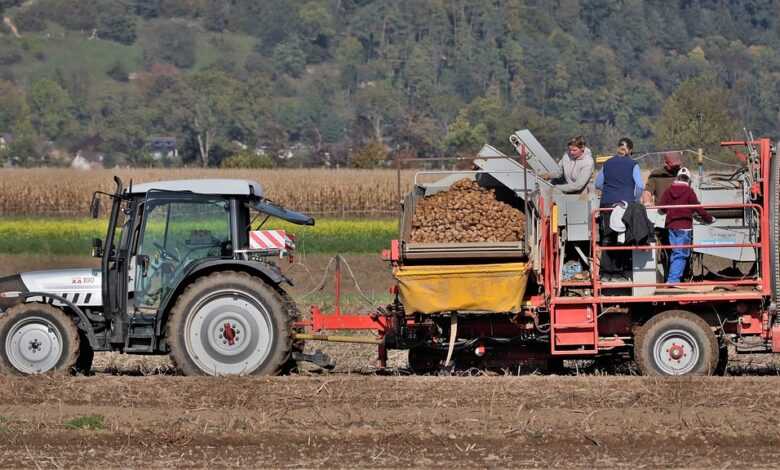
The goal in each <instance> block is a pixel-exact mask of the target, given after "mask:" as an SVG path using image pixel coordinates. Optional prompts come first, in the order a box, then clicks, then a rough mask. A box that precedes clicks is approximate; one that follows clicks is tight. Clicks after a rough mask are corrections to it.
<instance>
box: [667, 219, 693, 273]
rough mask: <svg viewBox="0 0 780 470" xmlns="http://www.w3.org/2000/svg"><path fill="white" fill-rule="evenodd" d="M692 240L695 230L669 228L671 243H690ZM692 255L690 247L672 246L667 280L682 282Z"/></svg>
mask: <svg viewBox="0 0 780 470" xmlns="http://www.w3.org/2000/svg"><path fill="white" fill-rule="evenodd" d="M692 241H693V230H674V229H669V244H670V245H690V244H691V242H692ZM690 257H691V249H690V248H672V255H671V256H670V257H669V276H668V277H667V278H666V282H668V283H672V282H682V277H683V273H684V272H685V265H686V264H687V263H688V258H690Z"/></svg>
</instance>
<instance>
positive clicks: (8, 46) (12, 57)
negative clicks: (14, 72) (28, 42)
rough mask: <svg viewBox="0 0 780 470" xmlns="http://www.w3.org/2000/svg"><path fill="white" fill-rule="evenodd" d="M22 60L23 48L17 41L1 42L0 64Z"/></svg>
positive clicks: (9, 63) (11, 63)
mask: <svg viewBox="0 0 780 470" xmlns="http://www.w3.org/2000/svg"><path fill="white" fill-rule="evenodd" d="M21 60H22V48H21V47H19V44H18V42H17V41H14V40H11V41H8V40H3V41H1V42H0V65H13V64H16V63H18V62H20V61H21Z"/></svg>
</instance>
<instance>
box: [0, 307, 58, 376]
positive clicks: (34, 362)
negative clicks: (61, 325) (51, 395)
mask: <svg viewBox="0 0 780 470" xmlns="http://www.w3.org/2000/svg"><path fill="white" fill-rule="evenodd" d="M5 351H6V355H7V357H8V360H9V362H10V363H11V365H13V366H14V368H16V369H17V370H19V371H20V372H22V373H25V374H36V373H41V372H46V371H48V370H51V369H53V368H54V367H55V366H56V365H57V363H58V362H59V360H60V357H61V356H62V341H61V338H60V336H59V334H58V333H57V330H56V328H54V326H53V325H52V324H51V323H50V322H49V321H48V320H46V319H44V318H38V317H33V318H29V319H27V320H26V321H22V322H20V323H19V324H17V325H15V326H14V327H13V328H12V329H11V331H10V332H9V334H8V336H7V339H6V344H5Z"/></svg>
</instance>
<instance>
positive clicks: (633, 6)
mask: <svg viewBox="0 0 780 470" xmlns="http://www.w3.org/2000/svg"><path fill="white" fill-rule="evenodd" d="M0 8H1V9H3V12H2V14H3V16H4V17H5V18H7V21H6V22H5V23H4V25H3V27H2V29H1V30H2V37H0V39H2V41H0V133H3V134H5V135H6V136H7V137H8V139H6V140H8V142H6V143H5V144H3V145H0V149H1V150H0V153H1V154H2V155H0V156H1V157H2V159H3V160H9V159H11V160H13V161H14V162H16V163H18V164H22V165H35V164H41V163H44V164H46V163H49V164H56V163H62V162H68V161H69V158H70V157H71V156H72V155H74V154H75V153H76V152H77V151H79V150H81V151H82V153H83V155H85V156H87V158H90V157H89V156H90V155H93V156H94V155H100V156H101V157H102V158H103V162H102V163H103V164H104V165H105V166H112V165H115V164H130V165H169V166H177V165H182V164H190V165H204V166H205V165H219V164H225V163H226V162H225V161H224V160H225V159H226V157H229V156H231V155H235V154H238V156H236V157H234V158H233V159H231V161H230V162H228V163H227V165H230V166H239V167H240V166H261V167H262V166H285V165H286V166H302V165H307V166H308V165H321V164H327V165H333V166H335V165H339V166H342V165H352V166H358V167H370V166H374V165H376V164H378V163H379V162H381V161H382V160H383V159H384V158H386V157H388V155H390V156H392V155H394V154H396V153H402V154H404V155H420V156H439V155H455V154H469V153H471V152H473V151H474V150H475V149H478V148H479V147H480V146H481V145H482V143H484V142H492V143H496V144H498V145H499V146H504V145H505V142H506V136H507V135H508V134H509V132H510V131H512V130H514V129H517V128H522V127H529V128H531V129H533V130H534V132H535V133H536V134H537V136H538V137H539V138H540V140H541V141H542V142H543V144H544V145H545V146H547V147H548V148H549V149H550V150H552V151H554V153H556V154H558V153H560V152H562V151H563V149H564V146H565V142H566V141H567V140H568V138H569V137H571V136H573V135H577V134H583V135H585V136H586V138H587V139H588V141H589V142H590V144H591V145H592V146H593V147H594V148H595V149H596V150H598V151H603V152H609V151H611V150H612V148H613V147H614V145H615V142H616V140H617V139H618V138H619V137H621V136H624V135H626V136H630V137H632V138H633V139H634V140H635V141H636V142H637V149H638V150H639V151H640V152H642V151H649V150H654V149H661V148H695V147H699V146H703V147H705V148H707V149H708V150H710V151H712V152H715V151H716V150H715V149H716V148H717V146H716V143H717V141H718V140H719V139H722V138H730V137H737V136H740V135H743V134H742V129H743V128H747V129H750V130H752V131H753V132H754V133H756V134H757V135H765V134H771V133H773V132H774V130H775V129H776V121H777V117H778V115H779V114H780V87H776V86H775V85H774V84H775V82H777V79H778V77H780V52H778V51H780V47H778V46H780V36H778V34H779V33H778V30H779V28H778V27H777V26H778V25H777V19H776V17H777V13H778V12H780V2H778V1H771V0H731V1H729V2H713V1H710V0H677V1H663V0H646V1H641V0H554V1H541V0H496V1H493V2H482V1H466V0H454V1H446V0H431V1H425V2H421V1H417V0H388V1H382V0H310V1H303V0H265V1H263V2H256V1H246V0H236V1H232V2H221V1H211V0H29V1H27V2H23V3H22V2H20V1H18V0H3V1H2V2H0ZM14 27H15V28H16V31H14V30H13V28H14ZM155 137H173V138H175V139H176V144H175V147H176V150H177V152H176V156H171V158H166V156H165V155H163V156H160V153H159V152H157V155H155V151H156V149H155V148H154V145H153V144H152V145H151V146H150V141H151V142H152V143H153V142H154V138H155ZM237 143H241V144H242V145H244V146H247V147H248V148H249V149H251V148H260V149H262V150H263V151H264V153H265V155H261V156H257V155H256V154H255V152H252V151H249V150H247V151H242V150H241V149H242V147H241V145H238V144H237ZM0 144H2V143H1V142H0ZM52 149H57V151H53V150H52ZM261 153H262V152H261ZM93 159H94V158H93Z"/></svg>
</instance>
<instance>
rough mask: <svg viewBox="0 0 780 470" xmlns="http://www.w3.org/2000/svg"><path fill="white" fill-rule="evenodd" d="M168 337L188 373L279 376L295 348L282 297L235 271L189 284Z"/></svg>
mask: <svg viewBox="0 0 780 470" xmlns="http://www.w3.org/2000/svg"><path fill="white" fill-rule="evenodd" d="M167 340H168V345H169V347H170V350H171V358H172V359H173V361H174V362H175V363H176V365H177V366H178V367H179V368H180V369H181V371H182V372H183V373H184V374H185V375H277V374H279V373H280V372H281V371H282V369H283V368H284V366H285V365H287V364H288V361H289V359H290V354H291V348H292V340H291V334H290V318H289V316H288V315H287V313H286V311H285V309H284V302H283V298H282V296H281V295H280V294H279V293H278V292H276V290H274V289H273V288H272V287H270V286H268V285H267V284H266V283H265V282H263V280H261V279H259V278H257V277H253V276H250V275H249V274H247V273H243V272H234V271H223V272H216V273H213V274H210V275H208V276H204V277H202V278H200V279H198V280H196V281H195V282H193V283H192V284H190V285H189V286H188V287H187V289H186V290H185V291H184V293H183V294H182V295H181V296H180V297H179V299H178V300H177V301H176V304H175V305H174V307H173V309H172V310H171V316H170V319H169V321H168V333H167Z"/></svg>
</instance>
